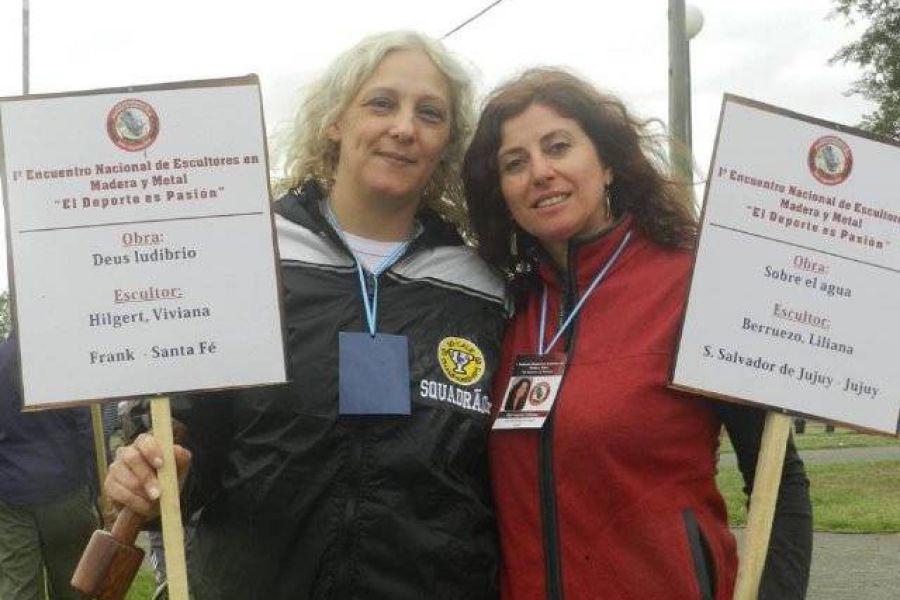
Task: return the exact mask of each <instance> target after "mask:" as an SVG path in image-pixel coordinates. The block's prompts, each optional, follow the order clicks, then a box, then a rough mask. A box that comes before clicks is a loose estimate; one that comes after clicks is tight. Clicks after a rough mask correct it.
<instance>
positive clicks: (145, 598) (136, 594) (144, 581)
mask: <svg viewBox="0 0 900 600" xmlns="http://www.w3.org/2000/svg"><path fill="white" fill-rule="evenodd" d="M154 591H156V581H155V580H154V579H153V571H151V570H150V569H145V568H142V569H141V570H140V571H138V574H137V577H135V578H134V583H132V584H131V589H129V590H128V594H126V595H125V600H150V598H152V597H153V592H154Z"/></svg>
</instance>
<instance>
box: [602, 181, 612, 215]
mask: <svg viewBox="0 0 900 600" xmlns="http://www.w3.org/2000/svg"><path fill="white" fill-rule="evenodd" d="M603 198H604V200H606V219H607V220H608V221H611V220H612V208H611V205H612V198H610V192H609V186H606V190H605V192H604V194H603Z"/></svg>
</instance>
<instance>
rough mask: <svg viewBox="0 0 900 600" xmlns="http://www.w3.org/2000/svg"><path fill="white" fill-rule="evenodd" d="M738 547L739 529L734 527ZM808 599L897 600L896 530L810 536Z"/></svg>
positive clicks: (899, 554)
mask: <svg viewBox="0 0 900 600" xmlns="http://www.w3.org/2000/svg"><path fill="white" fill-rule="evenodd" d="M734 533H735V537H737V538H738V547H740V543H741V537H742V534H743V530H742V529H735V530H734ZM806 597H807V598H808V599H809V600H897V598H898V597H900V533H891V534H877V535H874V534H873V535H861V534H852V533H822V532H818V531H817V532H816V533H815V534H814V536H813V562H812V572H811V573H810V578H809V591H808V593H807V596H806Z"/></svg>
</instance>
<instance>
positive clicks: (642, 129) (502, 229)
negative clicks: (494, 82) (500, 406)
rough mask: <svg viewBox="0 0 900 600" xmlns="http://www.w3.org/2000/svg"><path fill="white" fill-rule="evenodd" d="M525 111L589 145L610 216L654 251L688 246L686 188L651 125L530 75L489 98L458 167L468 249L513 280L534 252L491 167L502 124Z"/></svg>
mask: <svg viewBox="0 0 900 600" xmlns="http://www.w3.org/2000/svg"><path fill="white" fill-rule="evenodd" d="M532 104H540V105H541V106H546V107H548V108H552V109H553V110H554V111H556V112H557V113H559V114H560V116H563V117H566V118H569V119H574V120H575V121H576V122H578V124H579V125H580V126H581V128H582V130H584V132H585V134H587V136H588V138H590V140H591V141H592V142H593V144H594V147H595V148H596V150H597V154H598V156H599V157H600V160H601V161H602V162H603V164H604V165H606V166H607V167H610V168H611V169H612V172H613V182H612V184H611V185H610V198H611V208H612V213H613V215H621V214H622V213H625V212H628V213H631V214H632V215H633V218H634V222H635V225H636V227H637V228H638V229H639V230H640V231H642V232H643V233H644V234H645V235H647V236H648V237H649V238H650V239H651V240H652V241H654V242H655V243H657V244H659V245H661V246H666V247H669V248H681V249H689V248H692V247H693V246H694V243H695V240H696V235H697V213H696V208H695V207H694V204H693V202H692V200H691V197H690V194H689V193H688V189H687V186H686V185H685V184H683V183H677V182H675V181H674V180H673V179H671V178H670V177H669V176H668V174H667V173H666V171H668V168H667V166H666V161H665V158H664V152H663V150H662V148H661V145H660V142H661V139H664V137H663V136H660V135H653V134H652V133H651V132H650V131H649V129H650V125H651V124H652V121H646V122H643V121H638V120H637V119H635V118H634V117H633V116H632V115H631V114H629V112H628V110H627V109H626V108H625V105H624V104H622V102H621V101H620V100H618V99H617V98H615V97H613V96H610V95H607V94H604V93H601V92H599V91H597V90H596V89H595V88H594V87H593V86H592V85H590V84H588V83H587V82H585V81H583V80H581V79H579V78H578V77H576V76H574V75H572V74H571V73H568V72H566V71H564V70H562V69H558V68H536V69H530V70H528V71H526V72H525V73H523V74H522V75H520V76H519V77H517V78H515V79H513V80H512V81H510V82H508V83H506V84H504V85H502V86H500V87H499V88H497V89H496V90H494V91H493V92H492V93H491V94H490V96H489V97H488V98H487V101H486V104H485V107H484V110H483V111H482V113H481V118H480V119H479V121H478V126H477V128H476V130H475V136H474V138H473V139H472V143H471V145H470V146H469V149H468V151H467V152H466V156H465V159H464V161H463V182H464V185H465V192H466V204H467V207H468V212H469V217H470V219H471V223H472V228H473V231H474V235H475V241H476V243H477V245H478V250H479V253H480V254H481V256H482V257H483V258H484V259H485V260H486V261H487V262H488V263H489V264H491V265H493V266H494V267H496V268H498V269H500V270H501V271H502V272H503V273H505V274H506V276H507V277H508V278H509V279H511V280H514V279H515V278H516V276H517V274H519V273H521V272H522V270H523V269H522V265H523V264H525V263H527V262H529V261H530V260H531V259H530V257H529V255H530V254H533V251H534V249H535V247H536V240H534V239H533V238H531V237H530V236H528V235H527V234H525V233H524V232H523V231H522V230H521V229H519V228H518V227H517V226H516V225H515V223H514V222H513V220H512V217H511V216H510V212H509V209H508V208H507V206H506V202H505V201H504V199H503V194H502V193H501V190H500V170H499V166H498V162H497V152H498V150H499V149H500V145H501V143H502V141H503V140H502V127H503V124H504V123H505V122H506V121H507V120H509V119H511V118H513V117H515V116H517V115H519V114H521V113H522V112H524V111H525V109H527V108H528V107H529V106H531V105H532ZM651 157H652V158H651ZM598 193H599V191H598ZM525 270H526V271H527V269H525ZM514 287H515V286H514Z"/></svg>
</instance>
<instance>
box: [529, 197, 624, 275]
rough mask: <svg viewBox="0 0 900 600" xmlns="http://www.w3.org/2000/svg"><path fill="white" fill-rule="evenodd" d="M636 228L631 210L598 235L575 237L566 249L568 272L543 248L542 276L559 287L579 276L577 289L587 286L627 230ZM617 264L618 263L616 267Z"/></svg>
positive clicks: (539, 270) (540, 270)
mask: <svg viewBox="0 0 900 600" xmlns="http://www.w3.org/2000/svg"><path fill="white" fill-rule="evenodd" d="M632 228H633V218H632V216H631V215H630V214H629V213H625V214H623V215H621V216H619V217H618V218H617V219H616V220H615V221H613V222H612V223H610V224H609V225H608V226H607V227H605V228H604V229H602V230H601V231H599V232H597V233H596V234H595V235H592V236H590V237H588V238H584V239H580V240H571V241H570V242H569V246H568V250H567V252H566V256H567V260H568V263H569V272H568V273H562V272H561V271H560V269H559V268H558V267H557V266H556V263H554V262H553V260H552V259H551V258H550V256H549V255H548V254H547V252H546V251H544V250H543V249H541V253H540V256H541V260H540V265H539V268H538V274H539V275H540V278H541V280H542V281H543V282H544V283H546V284H547V285H548V286H549V287H551V288H559V287H560V286H561V284H562V282H564V281H566V280H567V279H569V278H571V277H575V282H576V286H577V289H579V290H580V289H584V288H585V287H586V286H587V285H589V284H590V282H591V280H592V279H593V278H594V276H595V275H596V274H597V272H598V271H599V270H600V269H601V268H603V265H604V264H606V261H607V260H609V258H610V257H611V256H612V255H613V253H614V252H615V250H616V248H617V247H618V246H619V244H620V243H621V242H622V239H623V238H624V237H625V234H626V233H628V231H629V230H630V229H632ZM635 241H636V240H634V239H632V241H631V244H629V245H634V242H635ZM627 254H628V249H627V248H626V251H625V255H623V256H620V257H619V260H618V262H620V263H621V261H622V260H623V259H624V258H625V256H626V255H627ZM615 268H616V267H615V266H614V267H613V270H615Z"/></svg>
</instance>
